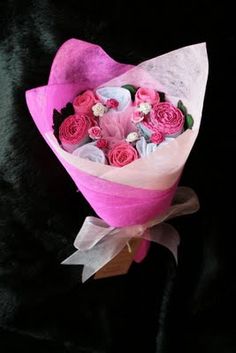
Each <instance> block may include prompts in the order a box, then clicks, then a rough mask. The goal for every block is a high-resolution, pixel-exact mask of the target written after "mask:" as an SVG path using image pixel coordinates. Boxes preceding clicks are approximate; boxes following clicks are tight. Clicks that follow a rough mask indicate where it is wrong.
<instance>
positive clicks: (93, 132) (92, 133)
mask: <svg viewBox="0 0 236 353" xmlns="http://www.w3.org/2000/svg"><path fill="white" fill-rule="evenodd" d="M88 134H89V137H90V138H91V139H93V140H98V139H100V138H101V137H102V130H101V129H100V127H99V126H93V127H91V128H90V129H89V130H88Z"/></svg>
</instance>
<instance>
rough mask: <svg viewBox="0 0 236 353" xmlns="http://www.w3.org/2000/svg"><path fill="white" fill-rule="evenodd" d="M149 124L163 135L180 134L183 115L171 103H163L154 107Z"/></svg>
mask: <svg viewBox="0 0 236 353" xmlns="http://www.w3.org/2000/svg"><path fill="white" fill-rule="evenodd" d="M150 123H151V125H152V126H153V127H154V128H155V127H156V128H157V129H158V130H159V131H160V132H162V133H163V134H164V135H167V136H169V135H175V134H180V133H181V132H182V130H183V126H184V115H183V113H182V112H181V110H179V109H178V108H176V107H175V106H174V105H172V104H171V103H168V102H163V103H159V104H155V105H154V107H153V112H152V113H151V114H150Z"/></svg>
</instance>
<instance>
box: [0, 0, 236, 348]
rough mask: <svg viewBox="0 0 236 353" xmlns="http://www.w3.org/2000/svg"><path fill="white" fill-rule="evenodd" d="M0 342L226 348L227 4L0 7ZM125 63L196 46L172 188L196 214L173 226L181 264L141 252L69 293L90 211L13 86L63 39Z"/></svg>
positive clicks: (229, 323)
mask: <svg viewBox="0 0 236 353" xmlns="http://www.w3.org/2000/svg"><path fill="white" fill-rule="evenodd" d="M0 21H1V27H0V28H1V31H0V348H1V352H3V353H8V352H9V353H13V352H20V351H24V352H32V351H33V352H35V353H36V352H40V353H41V352H43V353H47V352H50V353H54V352H55V353H61V352H63V353H64V352H70V353H72V352H106V353H107V352H111V353H115V352H129V353H130V352H144V353H149V352H150V353H151V352H157V353H163V352H176V351H182V352H185V351H186V352H191V353H192V352H221V353H231V352H232V353H233V352H236V339H235V334H236V324H235V315H236V304H235V295H236V280H235V254H234V252H235V244H234V236H235V231H234V223H235V216H234V212H235V210H234V186H233V185H234V184H233V180H234V175H233V166H234V161H235V118H236V116H235V62H236V60H235V59H236V58H235V53H234V51H235V34H234V24H235V18H234V11H233V9H232V5H230V3H228V2H227V1H224V2H223V1H221V2H216V1H215V2H213V1H212V2H210V1H208V2H205V1H202V2H201V1H188V2H183V1H178V2H174V3H171V2H167V1H153V2H151V1H147V2H142V1H140V2H139V3H137V1H136V2H134V1H129V2H126V1H104V2H102V1H90V2H89V1H87V2H85V1H72V0H67V1H46V0H41V1H40V2H38V1H34V0H32V1H26V0H23V1H16V0H15V1H10V0H8V1H1V4H0ZM72 37H74V38H79V39H83V40H87V41H91V42H94V43H97V44H99V45H101V46H102V47H103V48H104V49H105V51H106V52H107V53H108V54H109V55H110V56H112V57H113V58H114V59H116V60H117V61H121V62H125V63H131V64H137V63H139V62H141V61H143V60H145V59H149V58H151V57H154V56H157V55H160V54H164V53H166V52H168V51H170V50H174V49H177V48H180V47H182V46H185V45H190V44H195V43H199V42H202V41H206V42H207V49H208V55H209V64H210V71H209V80H208V85H207V92H206V97H205V104H204V111H203V119H202V125H201V129H200V133H199V137H198V139H197V142H196V144H195V146H194V149H193V151H192V153H191V155H190V158H189V160H188V162H187V164H186V168H185V171H184V174H183V177H182V180H181V184H182V185H187V186H190V187H193V188H194V189H195V190H196V191H197V193H198V195H199V198H200V201H201V210H200V211H199V212H198V214H196V215H192V216H188V217H182V218H181V219H178V220H175V221H174V222H173V223H174V225H175V226H176V228H177V229H178V231H179V232H180V234H181V239H182V240H181V245H180V248H179V266H178V268H177V269H176V268H175V265H174V261H173V259H172V257H171V255H170V254H169V253H168V251H167V250H165V249H163V248H162V247H160V246H158V245H152V247H151V251H150V252H149V255H148V257H147V258H146V259H145V261H144V262H143V263H142V264H140V265H137V264H134V265H133V266H132V268H131V270H130V272H129V273H128V275H127V276H121V277H116V278H111V279H106V280H99V281H94V280H90V281H89V282H88V283H86V284H84V285H81V284H80V282H79V278H80V269H79V268H78V267H77V266H74V267H69V268H68V267H66V268H64V267H62V266H60V261H61V260H62V259H64V258H65V257H66V256H68V255H69V254H70V253H71V252H72V251H73V245H72V244H73V239H74V237H75V235H76V234H77V231H78V229H79V227H80V225H81V224H82V222H83V219H84V217H85V216H87V215H89V214H91V213H92V211H91V210H90V208H89V206H88V204H87V203H86V201H85V200H84V199H83V198H82V196H81V195H80V194H79V193H76V192H75V191H76V189H75V186H74V184H73V183H72V181H71V179H70V177H69V176H68V175H67V174H66V172H65V170H64V169H63V168H62V166H61V165H60V164H59V163H58V161H57V160H56V158H55V157H54V155H53V154H52V152H51V151H50V150H49V148H48V147H47V145H46V144H45V142H44V141H43V139H42V137H41V136H40V135H39V133H38V131H37V129H36V127H35V126H34V124H33V122H32V119H31V117H30V115H29V113H28V110H27V107H26V103H25V98H24V92H25V90H27V89H30V88H32V87H37V86H40V85H44V84H46V82H47V79H48V74H49V70H50V65H51V62H52V59H53V57H54V55H55V53H56V50H57V49H58V48H59V46H60V45H61V44H62V43H63V42H64V41H65V40H67V39H69V38H72Z"/></svg>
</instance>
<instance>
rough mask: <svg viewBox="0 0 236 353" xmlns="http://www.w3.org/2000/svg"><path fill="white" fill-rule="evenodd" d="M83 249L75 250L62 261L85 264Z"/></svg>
mask: <svg viewBox="0 0 236 353" xmlns="http://www.w3.org/2000/svg"><path fill="white" fill-rule="evenodd" d="M82 254H83V251H79V250H77V251H75V252H74V253H73V254H72V255H70V256H69V257H67V258H66V259H65V260H63V261H62V262H61V264H62V265H83V264H84V256H82Z"/></svg>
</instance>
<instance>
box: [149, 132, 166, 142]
mask: <svg viewBox="0 0 236 353" xmlns="http://www.w3.org/2000/svg"><path fill="white" fill-rule="evenodd" d="M150 140H151V142H153V143H156V144H157V145H159V144H160V143H161V142H163V141H164V135H163V134H162V133H161V132H160V131H158V130H156V131H155V132H154V133H153V134H152V135H151V138H150Z"/></svg>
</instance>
